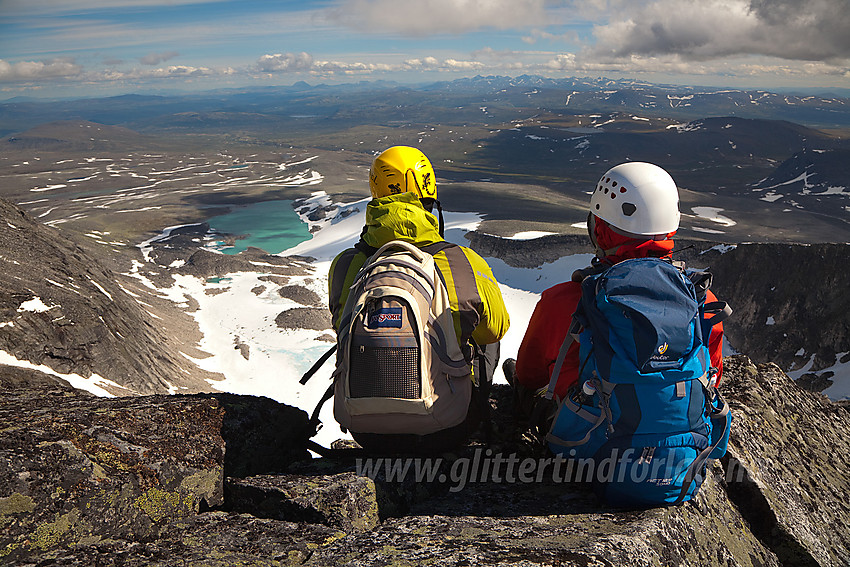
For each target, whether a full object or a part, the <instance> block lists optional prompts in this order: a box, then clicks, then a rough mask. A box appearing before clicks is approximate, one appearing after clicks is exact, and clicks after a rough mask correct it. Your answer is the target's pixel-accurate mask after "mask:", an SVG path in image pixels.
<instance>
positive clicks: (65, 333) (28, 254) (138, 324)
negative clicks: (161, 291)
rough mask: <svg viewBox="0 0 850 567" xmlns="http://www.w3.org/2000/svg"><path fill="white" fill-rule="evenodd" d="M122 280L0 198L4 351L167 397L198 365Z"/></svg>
mask: <svg viewBox="0 0 850 567" xmlns="http://www.w3.org/2000/svg"><path fill="white" fill-rule="evenodd" d="M118 280H119V276H118V275H117V274H115V273H114V272H112V271H111V270H110V269H108V268H106V267H104V264H103V262H101V261H100V260H99V259H97V258H95V257H93V256H92V255H91V254H89V253H88V252H86V250H84V249H83V248H82V247H81V246H80V245H78V244H76V243H75V242H74V241H73V240H70V239H69V238H68V237H67V236H66V235H64V234H60V233H59V231H57V230H56V229H53V228H51V227H49V226H45V225H42V224H39V223H37V222H36V221H35V220H34V219H32V218H31V217H30V216H29V215H27V214H26V213H24V212H23V211H21V210H20V209H18V208H17V207H15V206H14V205H12V204H10V203H9V202H7V201H3V200H0V350H3V351H6V352H7V353H9V354H11V355H12V356H14V357H15V358H17V359H18V360H22V361H30V362H32V363H33V364H36V365H42V364H43V365H46V366H48V367H50V368H51V369H53V370H55V371H57V372H59V373H62V374H79V375H80V376H83V377H88V376H90V375H91V374H92V373H95V374H99V375H100V376H102V377H104V378H109V379H111V380H113V381H114V382H116V383H118V384H119V385H121V386H124V387H126V388H128V389H129V391H128V392H126V391H123V390H121V389H118V390H116V391H115V392H114V393H117V394H119V395H121V394H126V393H142V394H150V393H165V392H167V391H169V388H170V386H171V385H172V384H174V385H177V384H175V381H176V380H179V379H181V377H182V378H183V379H184V380H185V377H186V372H185V371H184V370H181V369H184V368H186V367H191V366H192V365H191V364H189V363H188V361H186V360H185V359H183V358H182V357H180V356H179V355H178V354H177V353H176V352H175V351H174V350H172V349H170V348H169V347H168V340H167V337H166V334H165V333H167V332H168V331H167V330H165V329H162V328H161V327H160V326H158V325H157V324H155V320H154V318H153V317H152V316H151V315H150V314H149V313H148V312H146V311H145V310H144V309H143V308H142V306H141V305H140V303H138V302H137V301H136V300H135V299H134V298H133V297H131V296H130V295H129V294H128V293H127V292H126V291H125V290H124V288H122V285H121V284H119V282H118Z"/></svg>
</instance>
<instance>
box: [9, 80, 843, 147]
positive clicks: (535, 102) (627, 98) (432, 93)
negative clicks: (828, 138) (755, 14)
mask: <svg viewBox="0 0 850 567" xmlns="http://www.w3.org/2000/svg"><path fill="white" fill-rule="evenodd" d="M479 102H480V103H481V104H482V105H483V104H486V105H488V106H490V109H491V118H492V117H498V116H502V115H503V116H504V117H517V116H521V115H522V113H520V114H519V115H518V114H517V112H516V111H517V110H518V109H525V110H527V111H532V112H533V113H536V112H551V113H560V114H581V113H587V112H614V111H617V112H627V113H636V114H639V115H640V116H646V117H651V116H667V117H675V118H681V119H697V118H703V117H707V116H737V117H742V118H770V119H779V120H789V121H792V122H797V123H800V124H805V125H809V126H815V127H831V128H838V127H848V126H850V100H848V99H847V98H842V97H839V96H824V95H791V94H779V93H772V92H767V91H762V90H734V89H720V88H707V87H706V88H703V87H685V86H673V85H655V84H650V83H646V82H640V81H627V80H610V79H604V78H599V79H578V78H570V79H547V78H543V77H538V76H528V75H523V76H520V77H501V76H489V77H482V76H478V77H474V78H469V79H457V80H454V81H449V82H437V83H433V84H429V85H424V86H406V85H398V84H395V83H388V82H361V83H354V84H345V85H316V86H311V85H309V84H307V83H304V82H299V83H296V84H294V85H291V86H282V87H263V88H241V89H227V90H217V91H207V92H200V93H193V94H184V95H167V96H153V95H134V94H133V95H122V96H115V97H108V98H97V99H78V100H68V101H50V102H40V101H35V100H32V99H26V100H20V99H13V100H9V101H6V102H3V103H0V124H2V125H3V126H2V129H0V135H9V134H12V133H14V132H20V131H23V130H26V129H28V128H32V127H34V126H37V125H38V124H41V123H44V122H52V121H56V120H69V119H83V120H90V121H92V122H98V123H102V124H116V125H124V126H130V127H135V128H137V129H140V128H141V127H142V126H149V125H156V124H158V123H160V120H158V119H159V118H160V117H166V116H172V115H176V114H180V113H184V112H195V113H201V114H205V113H216V114H220V113H227V114H231V113H235V114H237V115H249V116H250V115H270V116H273V117H277V118H278V119H280V118H291V117H312V118H325V119H335V120H347V119H348V118H350V117H351V116H352V114H351V112H349V111H354V115H355V116H362V117H363V121H364V123H366V122H367V121H371V122H372V123H384V122H386V121H391V120H394V119H398V118H400V119H402V120H408V121H414V122H415V121H417V120H420V119H421V118H422V117H423V116H425V115H427V114H428V112H427V107H429V106H430V107H434V108H440V107H442V108H444V109H453V110H454V112H452V113H448V114H446V115H445V116H444V120H445V119H448V120H450V121H451V120H452V119H454V120H455V121H458V120H459V121H461V122H468V121H470V120H473V121H475V120H476V117H477V120H478V121H482V120H483V119H485V118H486V117H485V116H483V115H481V113H480V112H478V107H479V105H478V103H479ZM463 107H469V109H471V110H474V111H475V112H473V113H469V112H457V111H458V110H461V109H462V108H463ZM393 109H395V110H393ZM399 109H403V110H404V112H402V113H399V112H397V110H399ZM493 112H495V113H496V114H492V113H493ZM525 116H526V117H527V116H529V114H528V113H527V112H526V113H525Z"/></svg>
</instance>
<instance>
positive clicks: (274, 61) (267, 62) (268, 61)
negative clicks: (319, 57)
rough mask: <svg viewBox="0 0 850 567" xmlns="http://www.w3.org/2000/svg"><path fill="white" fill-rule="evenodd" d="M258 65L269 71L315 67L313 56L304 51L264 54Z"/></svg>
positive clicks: (299, 69) (262, 69)
mask: <svg viewBox="0 0 850 567" xmlns="http://www.w3.org/2000/svg"><path fill="white" fill-rule="evenodd" d="M257 67H258V68H259V69H260V71H264V72H267V73H273V72H281V71H282V72H290V71H309V70H310V69H311V68H312V67H313V56H312V55H310V54H309V53H304V52H301V53H283V54H281V53H275V54H274V55H263V56H262V57H260V60H259V61H258V62H257Z"/></svg>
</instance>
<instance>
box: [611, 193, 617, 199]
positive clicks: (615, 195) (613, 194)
mask: <svg viewBox="0 0 850 567" xmlns="http://www.w3.org/2000/svg"><path fill="white" fill-rule="evenodd" d="M611 198H612V199H616V198H617V194H616V193H614V192H613V191H611Z"/></svg>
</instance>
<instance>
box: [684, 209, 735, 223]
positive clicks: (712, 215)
mask: <svg viewBox="0 0 850 567" xmlns="http://www.w3.org/2000/svg"><path fill="white" fill-rule="evenodd" d="M691 210H692V211H693V212H694V214H695V215H697V216H698V217H701V218H704V219H708V220H710V221H712V222H716V223H717V224H720V225H723V226H735V225H736V224H738V223H737V222H735V221H733V220H732V219H730V218H729V217H724V216H723V215H721V214H720V212H721V211H723V209H721V208H718V207H691Z"/></svg>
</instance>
